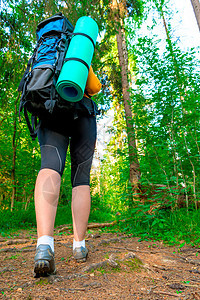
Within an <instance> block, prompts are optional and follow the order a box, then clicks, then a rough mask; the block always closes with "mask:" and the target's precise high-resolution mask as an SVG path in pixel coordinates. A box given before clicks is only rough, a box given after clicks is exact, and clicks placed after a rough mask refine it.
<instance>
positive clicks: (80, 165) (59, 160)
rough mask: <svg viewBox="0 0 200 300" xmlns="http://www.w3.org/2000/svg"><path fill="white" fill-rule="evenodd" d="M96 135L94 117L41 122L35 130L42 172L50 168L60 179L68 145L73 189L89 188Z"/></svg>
mask: <svg viewBox="0 0 200 300" xmlns="http://www.w3.org/2000/svg"><path fill="white" fill-rule="evenodd" d="M96 135H97V130H96V118H95V116H79V117H78V118H77V119H73V118H72V117H69V116H68V117H66V116H65V118H63V117H62V118H60V119H53V118H51V119H49V120H45V121H44V120H42V122H41V126H40V129H39V131H38V140H39V143H40V148H41V169H44V168H48V169H52V170H55V171H57V172H58V173H59V174H60V175H61V176H62V174H63V171H64V168H65V160H66V154H67V149H68V145H69V144H70V155H71V183H72V187H75V186H79V185H89V184H90V169H91V165H92V159H93V154H94V149H95V143H96Z"/></svg>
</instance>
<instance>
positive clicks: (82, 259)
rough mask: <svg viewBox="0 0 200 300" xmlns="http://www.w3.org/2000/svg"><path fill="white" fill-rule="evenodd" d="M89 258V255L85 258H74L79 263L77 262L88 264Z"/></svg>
mask: <svg viewBox="0 0 200 300" xmlns="http://www.w3.org/2000/svg"><path fill="white" fill-rule="evenodd" d="M87 257H88V253H87V254H86V256H85V257H77V258H76V257H74V258H75V260H76V261H77V262H80V263H81V262H86V260H87Z"/></svg>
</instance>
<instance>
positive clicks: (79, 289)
mask: <svg viewBox="0 0 200 300" xmlns="http://www.w3.org/2000/svg"><path fill="white" fill-rule="evenodd" d="M60 231H62V230H61V229H57V231H56V235H55V257H56V268H57V274H56V275H54V276H49V277H46V278H34V277H33V259H34V254H35V247H36V233H35V231H32V232H30V231H28V230H27V231H21V232H18V234H17V236H13V237H12V238H9V239H8V238H3V237H0V249H1V250H0V273H1V277H0V299H20V300H21V299H27V300H28V299H29V300H31V299H35V300H36V299H44V300H54V299H81V300H82V299H144V300H147V299H156V300H161V299H166V300H168V299H169V300H173V299H191V300H193V299H194V300H200V259H198V257H200V253H199V252H200V249H197V248H194V247H191V246H184V247H182V248H181V249H180V248H179V247H174V246H173V247H169V246H166V245H164V244H163V243H162V242H153V241H152V242H150V241H139V238H136V237H131V236H125V235H123V234H120V235H117V234H116V235H115V234H113V233H105V232H102V231H101V230H100V229H92V230H90V234H88V236H87V246H88V249H89V258H88V260H87V262H85V263H81V264H80V263H79V264H78V263H77V262H75V261H74V259H73V257H72V236H71V235H67V234H60ZM198 254H199V256H198Z"/></svg>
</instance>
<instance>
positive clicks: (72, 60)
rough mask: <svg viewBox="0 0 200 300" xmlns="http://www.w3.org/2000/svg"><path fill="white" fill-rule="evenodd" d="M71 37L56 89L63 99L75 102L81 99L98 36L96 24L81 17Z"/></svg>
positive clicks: (87, 18) (89, 19)
mask: <svg viewBox="0 0 200 300" xmlns="http://www.w3.org/2000/svg"><path fill="white" fill-rule="evenodd" d="M72 35H73V37H72V39H71V42H70V44H69V48H68V50H67V53H66V57H65V62H64V64H63V67H62V69H61V72H60V75H59V77H58V81H57V84H56V89H57V91H58V93H59V95H60V96H61V97H62V98H63V99H65V100H67V101H70V102H77V101H79V100H81V99H82V98H83V94H84V90H85V86H86V82H87V78H88V72H89V68H90V65H91V61H92V57H93V54H94V47H95V44H96V39H97V36H98V26H97V23H96V22H95V21H94V20H93V19H92V18H90V17H81V18H80V19H78V21H77V23H76V26H75V28H74V32H73V34H72Z"/></svg>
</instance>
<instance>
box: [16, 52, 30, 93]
mask: <svg viewBox="0 0 200 300" xmlns="http://www.w3.org/2000/svg"><path fill="white" fill-rule="evenodd" d="M32 61H33V56H32V57H31V58H30V59H29V61H28V64H27V67H26V71H25V72H24V75H23V77H22V79H21V81H20V84H19V86H18V92H22V90H23V86H24V83H25V78H26V75H27V74H28V73H29V71H30V67H31V64H32Z"/></svg>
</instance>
